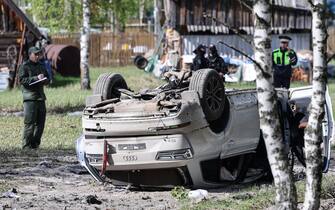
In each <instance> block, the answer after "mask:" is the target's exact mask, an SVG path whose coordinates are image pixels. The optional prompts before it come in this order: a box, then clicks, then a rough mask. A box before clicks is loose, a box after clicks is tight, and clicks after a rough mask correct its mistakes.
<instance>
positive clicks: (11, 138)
mask: <svg viewBox="0 0 335 210" xmlns="http://www.w3.org/2000/svg"><path fill="white" fill-rule="evenodd" d="M0 127H1V129H0V142H1V144H0V152H1V151H14V150H18V149H20V148H21V146H22V131H23V118H22V117H13V116H11V117H0ZM81 131H82V128H81V118H80V117H74V116H65V115H48V116H47V120H46V123H45V129H44V133H43V136H42V143H41V145H40V147H41V149H45V150H54V149H56V150H57V149H59V150H60V149H65V150H67V149H69V150H73V149H74V147H75V140H76V139H77V137H79V135H80V134H81Z"/></svg>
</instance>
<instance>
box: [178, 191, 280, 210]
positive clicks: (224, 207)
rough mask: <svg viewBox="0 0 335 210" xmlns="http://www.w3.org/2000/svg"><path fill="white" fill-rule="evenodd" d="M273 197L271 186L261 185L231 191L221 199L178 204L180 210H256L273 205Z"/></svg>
mask: <svg viewBox="0 0 335 210" xmlns="http://www.w3.org/2000/svg"><path fill="white" fill-rule="evenodd" d="M274 197H275V190H274V188H273V187H272V186H271V185H270V186H269V185H261V186H251V187H246V188H244V189H242V190H233V192H230V193H229V194H228V195H226V196H223V197H221V198H218V197H212V198H210V199H208V200H204V201H201V202H200V203H197V204H193V203H192V202H191V201H190V200H188V199H184V200H181V201H180V204H181V209H182V210H191V209H192V210H205V209H206V210H207V209H208V210H212V209H213V210H214V209H221V210H249V209H255V210H257V209H265V208H267V207H270V206H272V205H274Z"/></svg>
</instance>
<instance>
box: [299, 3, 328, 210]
mask: <svg viewBox="0 0 335 210" xmlns="http://www.w3.org/2000/svg"><path fill="white" fill-rule="evenodd" d="M325 7H326V2H325V0H314V1H313V3H312V18H313V19H312V36H313V84H312V85H313V95H312V101H311V105H310V110H309V113H310V115H309V118H308V125H307V128H306V129H305V136H304V138H305V156H306V157H305V158H306V192H305V201H304V208H303V209H304V210H314V209H319V207H320V192H321V179H322V160H323V159H322V155H321V142H322V131H321V124H322V119H323V116H324V104H325V92H326V76H327V74H326V66H327V64H326V62H327V57H326V50H327V45H326V44H327V28H326V23H325V21H326V18H325V14H326V12H325Z"/></svg>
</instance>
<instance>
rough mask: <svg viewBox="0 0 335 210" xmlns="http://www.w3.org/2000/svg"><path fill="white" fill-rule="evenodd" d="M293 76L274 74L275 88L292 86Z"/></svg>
mask: <svg viewBox="0 0 335 210" xmlns="http://www.w3.org/2000/svg"><path fill="white" fill-rule="evenodd" d="M290 83H291V77H283V76H277V75H274V86H275V88H286V89H289V88H290Z"/></svg>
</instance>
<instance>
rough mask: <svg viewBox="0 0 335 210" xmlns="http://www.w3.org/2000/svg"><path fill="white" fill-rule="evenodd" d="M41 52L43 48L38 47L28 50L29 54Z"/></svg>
mask: <svg viewBox="0 0 335 210" xmlns="http://www.w3.org/2000/svg"><path fill="white" fill-rule="evenodd" d="M39 52H41V49H40V48H38V47H30V48H29V50H28V54H29V55H30V54H31V53H34V54H36V53H39Z"/></svg>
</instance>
